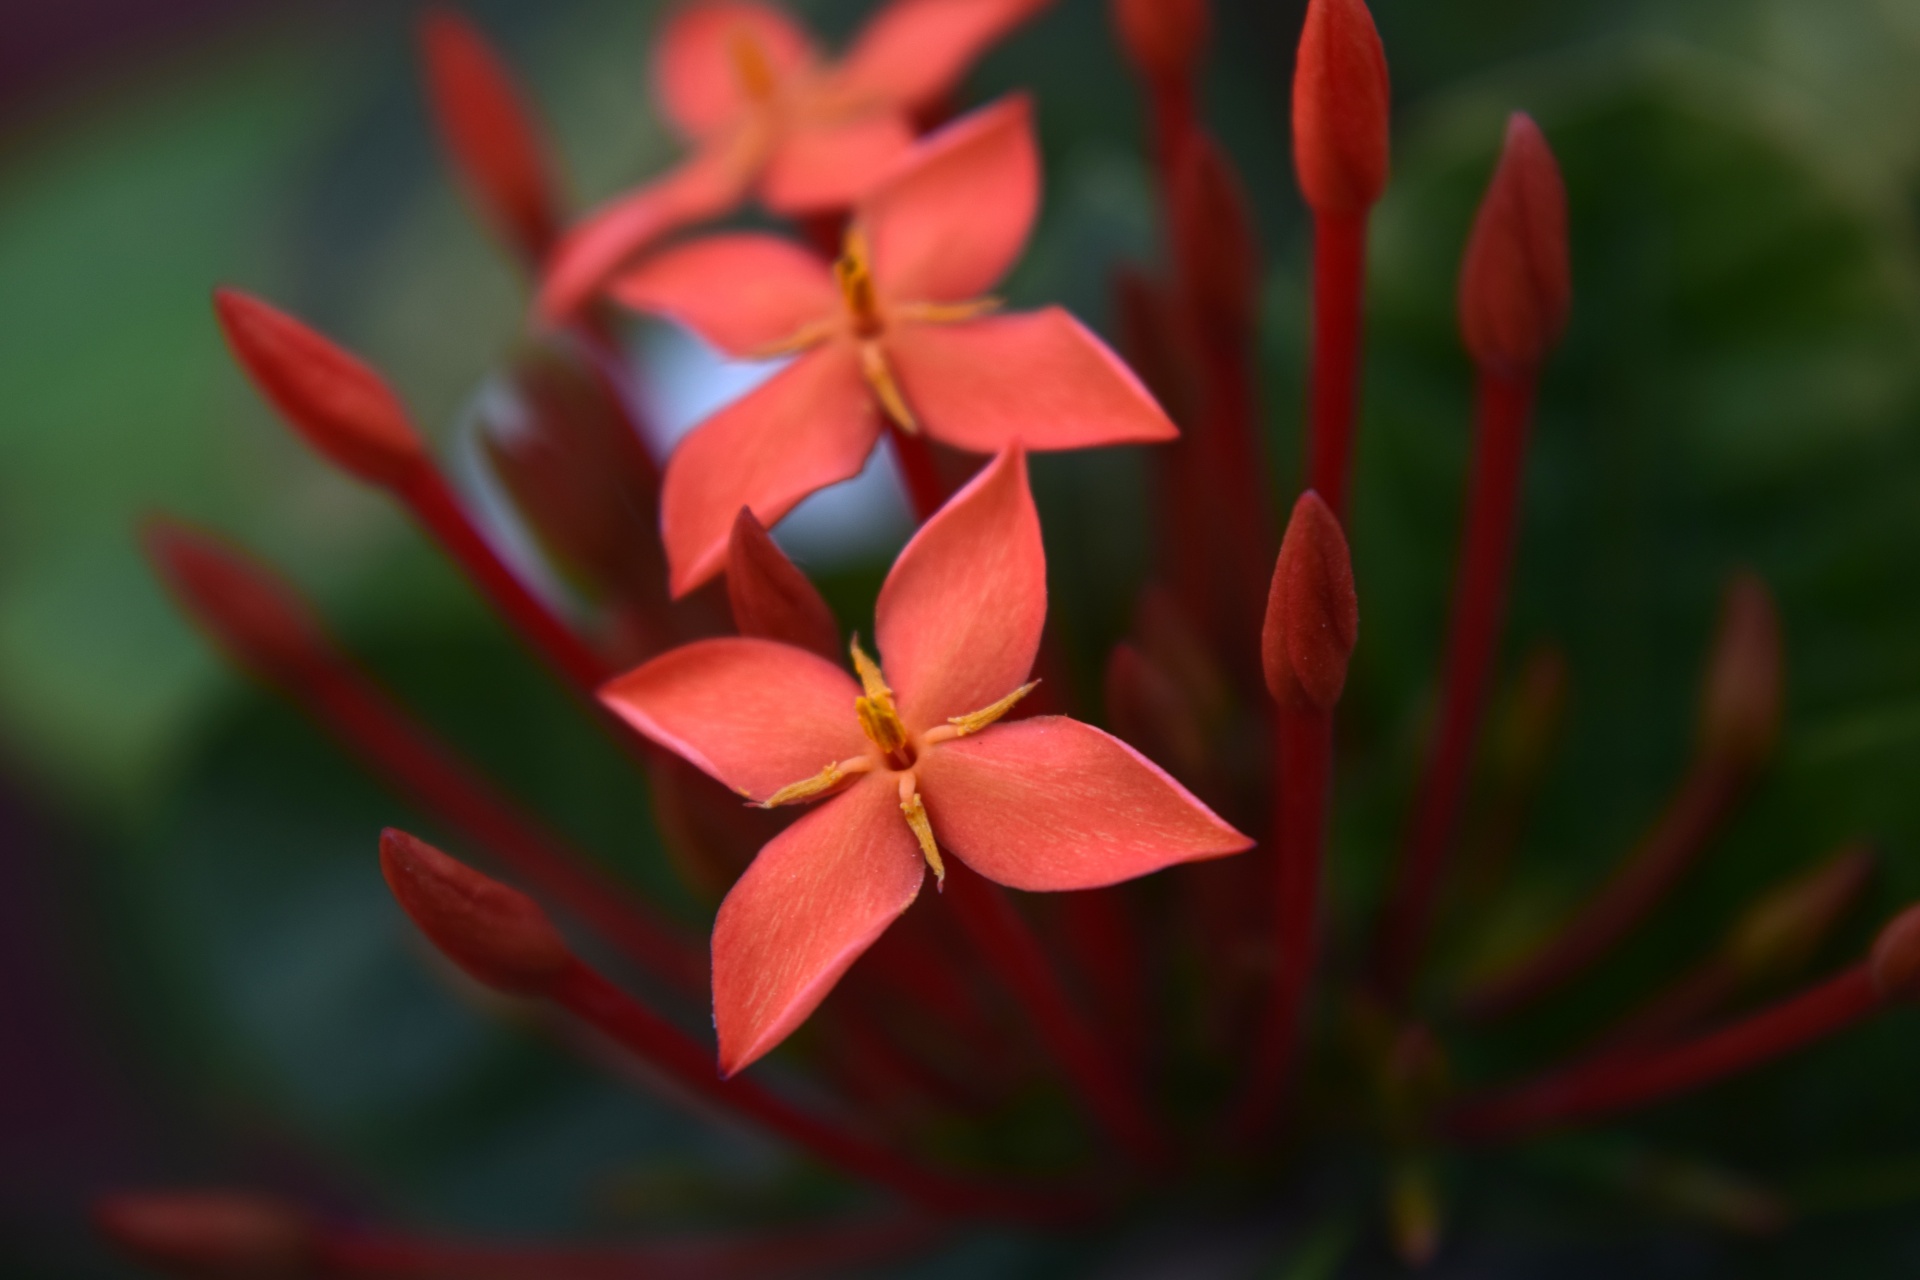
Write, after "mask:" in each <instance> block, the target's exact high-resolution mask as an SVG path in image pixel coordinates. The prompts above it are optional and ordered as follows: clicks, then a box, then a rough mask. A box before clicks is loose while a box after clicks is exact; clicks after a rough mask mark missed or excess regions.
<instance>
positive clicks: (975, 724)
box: [947, 680, 1040, 738]
mask: <svg viewBox="0 0 1920 1280" xmlns="http://www.w3.org/2000/svg"><path fill="white" fill-rule="evenodd" d="M1039 683H1040V682H1039V681H1038V680H1029V681H1027V682H1026V683H1025V684H1023V685H1021V686H1020V687H1019V688H1018V689H1015V690H1014V691H1013V692H1012V693H1010V694H1008V695H1007V696H1006V697H1004V698H1002V699H1000V701H998V702H996V703H994V704H993V705H992V706H990V707H982V708H980V709H979V710H978V711H969V712H967V714H965V715H963V716H948V717H947V723H948V724H950V725H952V726H953V727H954V728H955V729H956V730H958V732H956V733H955V734H954V735H953V736H954V737H956V738H964V737H966V736H967V735H968V734H970V733H978V732H980V731H981V730H982V729H984V728H986V727H987V726H988V725H990V724H992V723H993V722H994V721H995V720H998V719H999V718H1000V717H1001V716H1004V715H1005V714H1007V712H1009V711H1011V710H1013V708H1014V705H1015V704H1016V703H1018V702H1019V701H1020V699H1022V698H1024V697H1026V696H1027V695H1028V694H1030V693H1032V692H1033V690H1034V688H1035V686H1037V685H1038V684H1039Z"/></svg>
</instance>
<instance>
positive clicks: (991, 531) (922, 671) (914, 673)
mask: <svg viewBox="0 0 1920 1280" xmlns="http://www.w3.org/2000/svg"><path fill="white" fill-rule="evenodd" d="M1046 613H1047V590H1046V559H1045V553H1044V552H1043V550H1042V548H1041V543H1040V518H1039V515H1038V513H1037V512H1036V511H1035V510H1034V505H1033V498H1032V495H1031V494H1030V493H1029V492H1028V489H1027V467H1026V455H1025V453H1024V452H1022V451H1021V450H1020V449H1019V448H1018V447H1017V446H1016V447H1014V448H1012V449H1009V450H1008V451H1006V452H1004V453H1002V454H1001V455H1000V456H999V457H997V458H996V459H995V460H994V461H993V462H992V463H990V464H989V465H988V466H987V468H986V469H985V470H984V471H982V472H981V474H980V475H979V476H977V477H975V478H974V480H973V481H972V482H971V483H970V484H968V485H967V487H966V488H964V489H962V490H961V491H960V492H959V493H958V494H956V495H955V496H954V498H953V500H952V501H951V502H949V503H948V504H947V505H946V506H945V507H944V508H942V509H941V510H940V512H939V513H938V514H936V515H935V516H934V517H933V519H931V520H929V521H928V522H927V523H926V524H925V525H924V526H923V527H922V528H921V529H920V531H919V533H917V534H915V535H914V537H913V540H912V541H911V542H909V543H908V544H907V547H906V549H905V550H904V551H902V552H901V553H900V558H899V560H897V561H896V562H895V563H894V566H893V571H892V572H891V573H890V574H889V575H888V576H887V581H886V584H885V585H884V586H883V587H882V588H881V590H880V597H879V602H878V604H877V606H876V609H875V623H876V626H875V635H876V639H877V640H878V642H879V650H880V659H881V664H884V669H885V675H883V674H882V665H880V664H876V663H875V662H874V661H873V660H872V659H871V658H869V657H868V656H867V655H866V653H865V652H863V651H862V649H861V648H860V644H859V641H858V640H857V639H856V640H855V641H854V643H853V663H854V667H855V668H856V670H857V671H858V673H859V677H860V679H859V682H858V683H856V682H855V681H854V680H853V679H852V678H850V677H849V676H848V675H847V673H846V672H845V671H844V670H842V669H841V668H840V667H838V666H836V665H835V664H834V663H831V662H828V661H827V660H826V659H824V658H822V657H820V656H819V655H817V654H814V653H811V652H809V651H807V650H804V649H798V648H795V647H793V646H791V645H785V644H779V643H777V642H774V641H770V640H756V639H744V638H737V637H736V638H728V639H716V640H702V641H698V642H696V643H694V644H689V645H686V646H683V647H682V648H679V649H675V650H673V651H671V652H669V653H666V654H664V655H662V656H660V657H658V658H655V659H654V660H653V661H651V662H648V663H647V664H646V665H644V666H642V667H640V668H639V669H638V670H636V671H633V672H630V673H628V674H627V675H625V676H622V677H621V678H619V679H618V680H615V681H613V682H612V683H611V684H609V685H608V686H607V687H606V688H605V689H604V690H603V691H602V694H601V696H602V698H603V699H604V700H605V701H606V703H607V705H608V706H610V707H611V708H613V710H614V711H616V712H617V713H619V714H620V715H621V716H622V717H624V718H625V719H626V720H627V721H628V722H630V723H631V724H632V725H633V726H634V727H635V728H637V729H639V730H640V731H641V732H642V733H644V734H646V735H647V736H648V737H650V738H652V739H653V740H654V741H656V742H658V743H660V744H661V745H662V746H665V747H667V748H668V749H670V750H672V751H675V752H678V753H679V754H680V755H682V756H684V757H685V758H686V759H687V760H689V761H691V762H692V763H693V764H695V765H698V766H699V767H700V768H701V769H703V770H705V771H706V772H707V773H709V774H711V775H713V776H714V777H715V778H717V779H719V780H720V781H721V782H724V783H725V784H727V785H728V786H730V787H732V788H733V789H734V790H736V791H738V792H740V793H741V794H742V795H745V796H747V797H748V798H750V799H752V800H755V801H757V802H758V803H760V804H762V805H766V806H769V807H770V806H774V805H782V804H792V803H798V802H801V801H807V800H813V799H816V798H819V797H822V796H826V797H829V798H828V799H826V800H824V802H823V803H821V804H820V805H819V806H818V807H817V808H815V809H813V810H811V811H810V812H808V813H807V814H805V815H804V816H802V817H801V818H800V819H799V821H797V822H795V823H794V824H793V825H792V826H790V827H788V828H787V829H786V830H785V831H784V832H782V833H781V834H780V835H779V836H777V837H775V838H774V840H773V841H772V842H771V843H769V844H768V845H767V846H766V847H765V848H763V849H762V850H761V851H760V854H759V856H758V857H757V858H756V859H755V860H754V862H753V865H752V866H751V867H749V868H748V869H747V871H746V873H745V874H744V875H742V876H741V877H740V880H739V881H738V882H737V883H736V884H735V885H734V887H733V889H732V891H731V892H730V893H728V895H727V898H726V901H725V902H724V903H722V904H721V907H720V914H719V918H718V920H717V921H716V922H715V924H714V931H713V1008H714V1025H715V1028H716V1030H717V1031H718V1033H719V1039H720V1066H721V1069H722V1070H723V1071H725V1072H726V1073H728V1074H732V1073H733V1072H735V1071H738V1070H740V1069H741V1068H742V1067H745V1066H746V1065H747V1064H749V1063H751V1062H753V1061H754V1060H755V1059H757V1058H759V1057H760V1056H761V1055H762V1054H764V1053H766V1052H767V1051H768V1050H770V1049H772V1048H773V1047H774V1046H775V1045H777V1044H779V1043H780V1041H781V1040H783V1039H784V1038H785V1037H786V1036H787V1035H788V1034H790V1033H791V1032H792V1031H793V1030H794V1028H796V1027H797V1026H799V1024H800V1023H801V1022H802V1021H804V1020H805V1019H806V1017H807V1015H808V1014H810V1013H811V1012H812V1011H813V1010H814V1008H815V1007H816V1006H817V1005H819V1003H820V1001H821V1000H822V999H823V998H824V997H825V996H826V994H827V992H828V991H829V990H830V989H831V988H832V987H833V984H834V983H835V982H836V981H838V979H839V977H840V975H841V974H842V973H844V972H846V970H847V967H848V966H849V965H851V964H852V963H853V961H854V960H855V959H856V958H858V957H859V955H860V954H861V953H862V952H863V951H865V950H866V949H867V948H868V947H869V946H871V945H872V944H873V942H874V940H875V939H877V938H878V937H879V936H880V934H881V933H882V932H884V931H885V930H886V928H887V926H888V925H889V924H891V923H892V922H893V921H894V919H895V918H896V917H898V916H899V915H900V914H901V913H902V912H903V911H905V910H906V909H907V907H908V906H910V905H911V904H912V902H913V900H914V898H915V897H916V896H917V895H918V894H919V892H920V886H921V883H922V880H923V879H924V877H925V873H926V870H927V869H928V868H929V867H930V868H932V870H933V871H934V873H935V875H936V876H938V875H942V874H944V868H943V867H942V864H941V853H940V851H941V849H943V848H944V849H945V850H947V851H948V852H949V853H951V854H953V855H954V856H956V857H958V858H960V859H961V860H962V861H964V862H965V863H966V864H967V865H968V866H970V867H971V868H973V870H975V871H977V872H979V873H980V874H981V875H983V876H985V877H987V878H988V879H990V880H994V881H997V882H999V883H1000V884H1003V885H1006V886H1008V887H1010V888H1014V889H1025V890H1067V889H1091V888H1096V887H1098V886H1101V885H1108V884H1114V883H1116V882H1118V881H1121V880H1129V879H1132V878H1134V877H1136V876H1141V875H1145V874H1147V873H1148V872H1152V871H1158V870H1160V869H1161V868H1163V867H1167V866H1171V865H1173V864H1174V863H1179V862H1189V861H1194V860H1197V859H1202V858H1213V857H1219V856H1221V855H1224V854H1229V853H1237V852H1239V851H1241V850H1243V849H1246V848H1248V847H1250V846H1251V845H1252V843H1253V842H1252V841H1250V840H1248V839H1247V838H1246V837H1245V836H1243V835H1241V834H1240V833H1239V832H1237V831H1235V830H1234V829H1233V828H1232V827H1230V826H1228V825H1227V824H1226V823H1225V822H1223V821H1221V820H1220V818H1218V817H1217V816H1215V815H1214V814H1213V812H1212V811H1210V810H1209V809H1208V808H1207V807H1206V806H1205V805H1203V804H1201V803H1200V802H1199V801H1198V800H1196V799H1195V798H1194V797H1193V796H1192V795H1190V794H1188V792H1187V791H1186V790H1185V788H1183V787H1181V786H1180V784H1179V783H1177V782H1175V781H1174V780H1173V779H1172V778H1170V777H1168V776H1167V775H1166V774H1165V773H1163V772H1162V771H1161V770H1160V769H1159V768H1158V767H1157V766H1155V765H1154V764H1152V763H1151V762H1150V761H1148V760H1147V759H1146V758H1145V757H1143V756H1141V755H1140V754H1139V753H1138V752H1136V751H1134V750H1133V748H1131V747H1129V746H1127V745H1126V744H1125V743H1123V742H1121V741H1119V740H1118V739H1117V738H1113V737H1111V736H1109V735H1107V734H1105V733H1103V732H1101V731H1100V730H1098V729H1095V728H1093V727H1091V726H1090V725H1085V724H1081V723H1080V722H1079V721H1076V720H1070V719H1067V718H1065V717H1063V716H1036V717H1033V718H1031V719H1026V720H1020V721H1015V722H1005V721H1003V720H1002V717H1003V716H1005V715H1006V714H1007V712H1008V711H1010V710H1012V709H1013V707H1014V705H1015V704H1016V703H1018V702H1019V701H1020V699H1021V698H1022V697H1023V696H1025V695H1026V693H1027V692H1028V690H1030V689H1031V688H1032V687H1033V686H1032V685H1031V684H1028V683H1026V680H1027V675H1028V673H1029V672H1030V671H1031V669H1032V667H1033V661H1034V655H1035V653H1036V652H1037V651H1038V649H1039V646H1040V631H1041V628H1042V626H1043V625H1044V624H1045V622H1046ZM889 682H891V684H890V683H889Z"/></svg>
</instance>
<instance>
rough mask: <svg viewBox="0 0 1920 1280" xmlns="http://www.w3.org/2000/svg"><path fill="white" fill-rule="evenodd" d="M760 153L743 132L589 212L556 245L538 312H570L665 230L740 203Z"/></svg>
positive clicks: (555, 316) (551, 315)
mask: <svg viewBox="0 0 1920 1280" xmlns="http://www.w3.org/2000/svg"><path fill="white" fill-rule="evenodd" d="M756 154H757V144H756V143H755V142H754V141H753V139H751V138H750V137H748V136H747V135H745V134H741V135H740V136H739V137H737V138H734V139H731V140H728V141H726V142H722V143H719V144H716V145H715V146H712V147H709V148H706V149H705V150H702V151H700V152H698V153H696V154H695V155H694V156H693V158H692V159H690V160H688V161H687V162H686V163H684V164H682V165H681V166H680V167H679V168H677V169H675V170H673V171H672V172H671V173H668V174H667V175H666V176H664V177H662V178H658V179H656V180H654V181H653V182H650V183H647V184H646V185H645V186H643V187H640V188H639V189H638V190H635V191H630V192H628V193H627V194H626V195H624V196H619V197H617V198H615V199H613V200H610V201H608V202H607V203H606V204H603V205H601V206H600V207H599V208H598V209H595V210H594V211H593V212H591V213H589V214H587V216H586V217H584V218H582V219H581V220H580V221H579V222H577V223H575V224H574V225H573V226H572V227H571V228H569V229H568V231H567V233H566V234H565V235H563V236H561V237H560V240H559V242H558V243H556V244H555V245H554V247H553V252H552V254H551V255H549V257H548V260H547V266H546V270H545V271H544V272H543V273H542V275H541V279H540V296H539V298H538V299H537V300H536V301H535V303H534V310H535V312H536V313H537V314H538V315H540V316H542V317H543V318H545V319H547V320H562V319H565V318H566V317H568V316H570V315H572V314H573V313H574V312H575V311H577V310H579V309H580V307H581V306H582V304H584V303H585V302H587V301H588V300H589V299H590V298H592V297H593V296H594V295H595V294H596V293H598V292H599V291H600V290H601V289H602V288H603V287H604V286H605V285H606V283H607V278H608V277H609V276H611V275H613V274H614V273H615V272H617V271H619V270H620V268H622V267H624V266H626V265H627V264H628V263H629V262H631V261H633V259H634V258H635V257H636V256H637V255H638V254H639V253H640V252H641V251H642V250H644V249H645V248H646V247H647V246H648V245H650V244H652V243H653V242H654V241H656V240H658V239H660V237H662V236H664V235H666V234H668V233H669V232H672V231H677V230H679V229H680V228H681V227H685V226H689V225H691V224H693V223H695V222H700V221H703V220H704V219H707V218H712V217H718V216H719V215H720V214H722V213H725V212H726V211H727V210H728V209H730V208H732V207H733V206H734V205H736V204H738V203H739V202H740V199H741V197H743V196H744V195H745V194H746V191H747V182H748V180H749V179H750V178H751V177H752V175H753V168H754V164H755V156H756Z"/></svg>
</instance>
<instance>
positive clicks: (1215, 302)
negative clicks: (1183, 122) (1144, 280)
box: [1169, 132, 1260, 341]
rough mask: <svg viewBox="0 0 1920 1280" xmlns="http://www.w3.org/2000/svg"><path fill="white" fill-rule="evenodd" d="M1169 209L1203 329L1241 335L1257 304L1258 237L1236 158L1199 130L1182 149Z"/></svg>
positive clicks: (1210, 335) (1213, 336) (1212, 335)
mask: <svg viewBox="0 0 1920 1280" xmlns="http://www.w3.org/2000/svg"><path fill="white" fill-rule="evenodd" d="M1169 213H1170V220H1171V222H1172V225H1173V248H1174V253H1175V254H1176V255H1177V256H1178V258H1179V265H1180V278H1181V281H1182V282H1183V283H1184V284H1185V286H1186V290H1187V302H1188V304H1189V305H1190V306H1191V307H1192V308H1193V312H1194V315H1195V317H1196V318H1197V319H1198V320H1199V322H1200V324H1201V326H1202V328H1203V330H1204V336H1205V337H1206V338H1207V340H1209V341H1213V340H1217V339H1220V338H1225V339H1231V340H1242V341H1244V340H1245V337H1246V335H1247V334H1249V333H1250V332H1251V331H1252V329H1253V325H1254V318H1255V315H1256V312H1257V309H1258V306H1259V298H1260V244H1259V240H1258V238H1257V236H1256V235H1255V233H1254V227H1253V212H1252V209H1251V207H1250V206H1249V205H1248V203H1247V193H1246V191H1245V189H1244V188H1243V187H1242V186H1241V184H1240V177H1239V175H1238V174H1236V173H1235V172H1234V169H1233V162H1232V161H1231V160H1229V159H1228V158H1227V153H1226V152H1224V151H1222V150H1221V149H1220V144H1219V143H1217V142H1215V141H1214V140H1213V139H1212V138H1209V137H1207V136H1206V135H1205V134H1203V133H1199V132H1195V133H1194V134H1193V135H1192V136H1191V137H1190V138H1189V139H1188V141H1187V144H1186V146H1185V147H1183V148H1182V150H1181V153H1180V159H1179V167H1178V169H1177V170H1176V175H1175V178H1174V185H1173V201H1172V208H1171V209H1170V211H1169Z"/></svg>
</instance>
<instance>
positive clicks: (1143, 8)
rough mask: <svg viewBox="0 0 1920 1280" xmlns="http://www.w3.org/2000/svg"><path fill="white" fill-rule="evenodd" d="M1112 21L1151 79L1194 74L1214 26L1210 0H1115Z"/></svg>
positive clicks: (1143, 71)
mask: <svg viewBox="0 0 1920 1280" xmlns="http://www.w3.org/2000/svg"><path fill="white" fill-rule="evenodd" d="M1113 25H1114V27H1115V28H1116V29H1117V30H1118V31H1119V32H1120V43H1121V45H1122V46H1123V47H1124V48H1125V49H1126V51H1127V56H1128V57H1129V58H1130V59H1132V61H1133V65H1134V66H1136V67H1138V68H1139V69H1140V73H1141V74H1142V75H1144V76H1145V77H1146V78H1147V79H1148V80H1179V79H1185V78H1187V77H1190V76H1192V75H1193V72H1194V66H1195V64H1196V63H1198V62H1199V60H1200V51H1201V50H1202V49H1203V48H1204V47H1205V46H1206V43H1207V34H1208V31H1209V29H1210V28H1211V27H1212V25H1213V22H1212V15H1211V14H1210V13H1209V11H1208V7H1207V0H1113Z"/></svg>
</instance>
